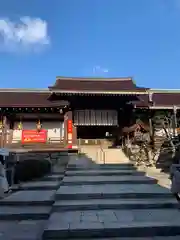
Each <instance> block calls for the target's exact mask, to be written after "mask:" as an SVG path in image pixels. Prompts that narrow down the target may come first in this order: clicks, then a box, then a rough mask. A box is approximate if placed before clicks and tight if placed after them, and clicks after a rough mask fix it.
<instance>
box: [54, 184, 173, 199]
mask: <svg viewBox="0 0 180 240" xmlns="http://www.w3.org/2000/svg"><path fill="white" fill-rule="evenodd" d="M154 197H156V198H165V197H168V198H169V197H171V198H172V194H171V192H170V191H169V189H166V188H163V187H161V186H159V185H153V184H104V185H77V186H61V187H60V188H59V189H58V190H57V192H56V199H57V200H58V199H61V200H75V199H79V200H83V199H84V200H85V199H92V198H97V199H104V198H137V199H139V198H154Z"/></svg>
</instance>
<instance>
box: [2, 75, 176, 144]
mask: <svg viewBox="0 0 180 240" xmlns="http://www.w3.org/2000/svg"><path fill="white" fill-rule="evenodd" d="M175 108H176V110H178V109H179V108H180V91H178V90H177V91H175V90H153V89H149V88H145V87H138V86H137V85H136V84H135V82H134V81H133V80H132V78H67V77H57V78H56V81H55V84H54V85H52V86H49V87H48V88H47V89H0V114H1V115H0V117H1V120H0V134H1V146H5V145H9V146H10V145H13V144H18V143H19V144H28V143H35V144H36V143H45V144H59V145H61V146H64V147H68V148H76V147H77V146H78V144H79V143H80V144H98V143H100V142H101V141H104V140H107V139H109V138H113V137H114V133H115V132H117V129H120V128H122V127H124V126H129V125H131V124H133V122H134V121H135V114H134V113H135V112H136V113H141V112H143V111H145V112H146V113H148V114H149V112H152V111H154V110H155V111H156V110H164V109H165V110H167V109H168V110H169V111H173V110H174V109H175Z"/></svg>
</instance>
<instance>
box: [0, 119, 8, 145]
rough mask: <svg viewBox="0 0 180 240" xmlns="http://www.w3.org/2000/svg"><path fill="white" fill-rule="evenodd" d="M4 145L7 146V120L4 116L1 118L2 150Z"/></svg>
mask: <svg viewBox="0 0 180 240" xmlns="http://www.w3.org/2000/svg"><path fill="white" fill-rule="evenodd" d="M6 144H7V118H6V116H3V119H2V132H1V148H4V147H5V146H6Z"/></svg>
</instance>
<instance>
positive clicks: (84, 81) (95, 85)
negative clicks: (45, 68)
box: [49, 78, 145, 92]
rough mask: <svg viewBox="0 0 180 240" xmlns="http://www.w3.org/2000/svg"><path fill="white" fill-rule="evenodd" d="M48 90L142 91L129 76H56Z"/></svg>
mask: <svg viewBox="0 0 180 240" xmlns="http://www.w3.org/2000/svg"><path fill="white" fill-rule="evenodd" d="M49 89H50V90H58V91H62V92H68V91H70V92H71V91H75V92H84V91H87V92H93V91H94V92H98V91H100V92H101V91H102V92H113V91H116V92H117V91H144V90H145V88H138V87H137V86H136V84H135V83H134V82H133V80H132V79H131V78H57V79H56V82H55V84H54V85H53V86H51V87H49Z"/></svg>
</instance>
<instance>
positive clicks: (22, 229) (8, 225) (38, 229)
mask: <svg viewBox="0 0 180 240" xmlns="http://www.w3.org/2000/svg"><path fill="white" fill-rule="evenodd" d="M45 223H46V221H45V220H36V221H34V220H33V221H32V220H28V221H26V220H24V221H12V222H9V221H0V240H40V239H41V237H42V234H43V230H44V225H45Z"/></svg>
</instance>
